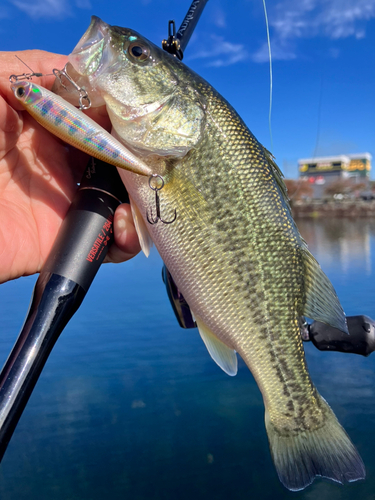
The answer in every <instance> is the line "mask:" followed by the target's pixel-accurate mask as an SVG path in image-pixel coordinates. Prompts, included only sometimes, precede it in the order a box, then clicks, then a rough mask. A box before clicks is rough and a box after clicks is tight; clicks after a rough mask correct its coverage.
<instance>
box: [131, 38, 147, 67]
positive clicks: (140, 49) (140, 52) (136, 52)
mask: <svg viewBox="0 0 375 500" xmlns="http://www.w3.org/2000/svg"><path fill="white" fill-rule="evenodd" d="M128 54H129V55H130V56H131V57H132V59H136V60H137V61H141V62H143V61H146V60H147V59H148V58H149V57H150V48H149V47H148V46H147V45H145V44H143V43H141V42H139V41H137V42H133V43H131V44H130V45H129V48H128Z"/></svg>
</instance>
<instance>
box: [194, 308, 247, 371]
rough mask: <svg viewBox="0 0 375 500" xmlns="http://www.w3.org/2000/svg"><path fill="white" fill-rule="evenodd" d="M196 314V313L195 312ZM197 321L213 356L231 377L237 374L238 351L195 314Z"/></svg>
mask: <svg viewBox="0 0 375 500" xmlns="http://www.w3.org/2000/svg"><path fill="white" fill-rule="evenodd" d="M193 314H194V313H193ZM194 318H195V321H196V323H197V326H198V330H199V333H200V336H201V337H202V340H203V342H204V344H205V346H206V347H207V350H208V352H209V354H210V356H211V358H212V359H213V360H214V361H215V363H216V364H217V365H218V366H220V368H221V369H222V370H223V371H224V372H225V373H226V374H227V375H230V376H231V377H234V376H235V375H237V355H236V351H234V350H233V349H231V348H230V347H228V346H227V345H225V344H224V342H222V341H221V340H219V339H218V338H217V337H216V335H215V334H214V333H212V331H211V330H210V329H209V328H208V327H207V326H206V325H205V324H204V323H203V321H202V320H201V319H199V318H197V317H196V316H195V314H194Z"/></svg>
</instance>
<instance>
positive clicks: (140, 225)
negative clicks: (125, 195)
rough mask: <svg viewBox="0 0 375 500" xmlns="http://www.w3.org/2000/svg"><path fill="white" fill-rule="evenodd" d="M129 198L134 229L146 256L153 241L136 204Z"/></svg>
mask: <svg viewBox="0 0 375 500" xmlns="http://www.w3.org/2000/svg"><path fill="white" fill-rule="evenodd" d="M129 199H130V207H131V209H132V214H133V220H134V225H135V230H136V231H137V234H138V238H139V243H140V245H141V248H142V250H143V253H144V254H145V255H146V257H148V256H149V255H150V250H151V247H152V245H153V242H152V239H151V236H150V233H149V232H148V230H147V227H146V224H145V221H144V220H143V217H142V215H141V213H140V211H139V209H138V207H137V205H136V204H135V203H134V201H133V200H132V198H131V197H130V196H129Z"/></svg>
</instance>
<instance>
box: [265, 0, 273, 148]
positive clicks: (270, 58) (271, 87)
mask: <svg viewBox="0 0 375 500" xmlns="http://www.w3.org/2000/svg"><path fill="white" fill-rule="evenodd" d="M263 8H264V17H265V19H266V30H267V43H268V58H269V61H270V109H269V113H268V128H269V131H270V139H271V153H272V154H273V138H272V125H271V115H272V90H273V79H272V54H271V41H270V30H269V26H268V16H267V8H266V0H263Z"/></svg>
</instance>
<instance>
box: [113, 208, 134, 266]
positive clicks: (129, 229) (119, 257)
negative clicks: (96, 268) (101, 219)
mask: <svg viewBox="0 0 375 500" xmlns="http://www.w3.org/2000/svg"><path fill="white" fill-rule="evenodd" d="M113 228H114V233H115V243H114V244H113V245H112V246H111V248H110V249H109V251H108V254H107V257H106V259H105V262H115V263H118V262H124V261H126V260H129V259H131V258H132V257H134V256H135V255H137V253H139V251H140V250H141V247H140V244H139V240H138V235H137V231H136V229H135V226H134V222H133V217H132V214H131V208H130V205H128V204H127V203H123V204H122V205H120V206H119V207H118V208H117V210H116V212H115V217H114V221H113Z"/></svg>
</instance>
